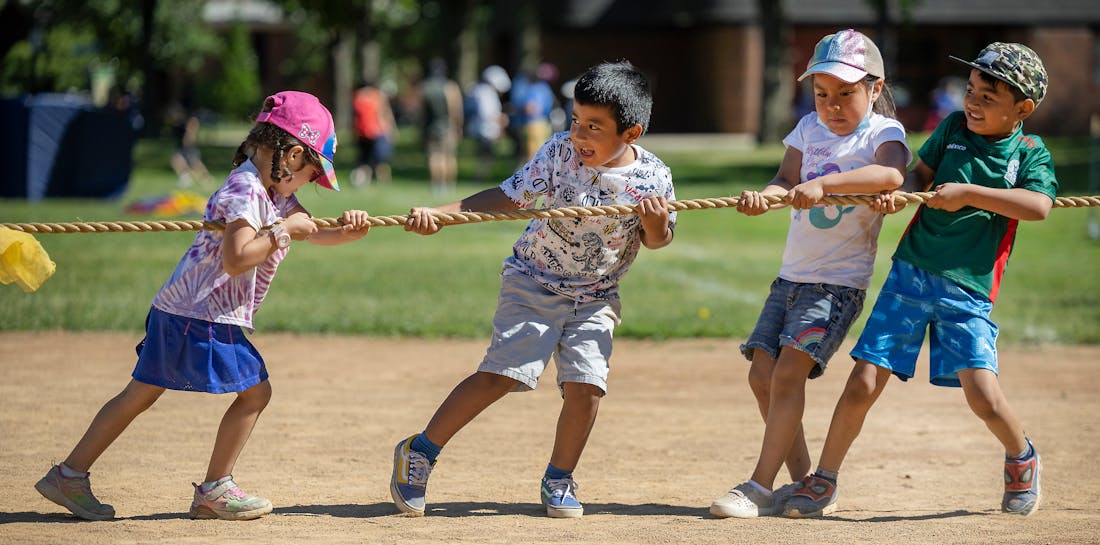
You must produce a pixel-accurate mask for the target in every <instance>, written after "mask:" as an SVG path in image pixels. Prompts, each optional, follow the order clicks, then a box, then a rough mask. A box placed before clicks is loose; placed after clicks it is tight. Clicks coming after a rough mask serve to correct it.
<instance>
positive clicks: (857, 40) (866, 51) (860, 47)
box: [798, 28, 886, 83]
mask: <svg viewBox="0 0 1100 545" xmlns="http://www.w3.org/2000/svg"><path fill="white" fill-rule="evenodd" d="M817 73H824V74H829V75H830V76H835V77H837V78H840V79H841V80H842V81H846V82H848V83H855V82H857V81H859V80H862V79H863V78H865V77H867V75H868V74H870V75H872V76H875V77H876V78H879V79H884V78H885V77H886V70H885V69H884V68H883V65H882V54H881V53H879V51H878V46H876V45H875V42H873V41H871V39H870V38H868V37H867V36H864V35H863V34H860V33H859V32H856V31H855V30H852V29H850V28H849V29H846V30H841V31H840V32H837V33H836V34H830V35H828V36H826V37H824V38H822V39H821V41H819V42H817V46H816V47H814V55H813V56H812V57H810V62H808V63H806V71H805V72H803V73H802V75H801V76H798V81H802V80H804V79H806V77H807V76H810V75H813V74H817Z"/></svg>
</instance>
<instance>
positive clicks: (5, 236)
mask: <svg viewBox="0 0 1100 545" xmlns="http://www.w3.org/2000/svg"><path fill="white" fill-rule="evenodd" d="M55 270H57V264H56V263H54V262H53V261H52V260H50V256H49V254H47V253H46V250H44V249H42V245H41V244H39V243H38V241H37V240H35V238H34V237H33V236H31V235H30V234H29V233H24V232H22V231H15V230H12V229H8V228H7V227H0V283H2V284H11V283H12V282H15V285H17V286H19V289H22V290H23V291H25V292H27V293H30V292H32V291H36V290H38V288H39V287H40V286H41V285H42V283H43V282H45V281H46V279H48V278H49V277H51V276H53V273H54V271H55Z"/></svg>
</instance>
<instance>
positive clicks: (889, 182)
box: [884, 168, 905, 191]
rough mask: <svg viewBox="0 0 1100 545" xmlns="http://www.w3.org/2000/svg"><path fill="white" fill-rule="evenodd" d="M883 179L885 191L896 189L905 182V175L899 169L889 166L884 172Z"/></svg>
mask: <svg viewBox="0 0 1100 545" xmlns="http://www.w3.org/2000/svg"><path fill="white" fill-rule="evenodd" d="M884 181H885V186H886V187H885V188H884V189H885V190H886V191H897V190H898V189H901V186H902V185H903V184H904V183H905V175H904V174H902V173H901V171H899V170H897V169H893V168H891V169H889V170H888V171H887V172H886V179H885V180H884Z"/></svg>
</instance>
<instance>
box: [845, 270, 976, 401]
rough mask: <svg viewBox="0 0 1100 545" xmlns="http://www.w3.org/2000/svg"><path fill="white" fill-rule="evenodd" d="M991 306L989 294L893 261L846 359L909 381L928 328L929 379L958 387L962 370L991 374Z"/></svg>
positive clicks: (942, 384) (935, 382)
mask: <svg viewBox="0 0 1100 545" xmlns="http://www.w3.org/2000/svg"><path fill="white" fill-rule="evenodd" d="M992 310H993V303H992V302H990V301H989V298H987V297H984V296H982V295H980V294H979V293H977V292H974V291H971V290H968V289H966V288H963V287H962V286H959V285H958V284H956V283H954V282H952V281H951V280H948V279H946V278H944V277H942V276H938V275H935V274H932V273H930V272H927V271H924V270H922V269H919V268H917V267H915V266H913V265H912V264H910V263H907V262H905V261H900V260H894V265H893V267H891V268H890V274H889V276H887V277H886V282H885V283H884V284H883V285H882V292H881V293H879V296H878V300H877V301H875V308H874V309H873V310H871V316H870V317H868V318H867V325H866V326H864V328H863V334H862V335H860V336H859V341H857V342H856V347H855V348H854V349H852V357H853V358H858V359H861V360H864V361H867V362H868V363H872V364H874V365H877V366H879V367H882V368H884V369H889V370H890V371H892V372H893V373H894V374H895V375H897V377H898V378H900V379H901V380H909V378H911V377H912V376H913V373H914V371H916V366H917V354H919V353H920V348H921V345H923V344H924V336H925V332H928V346H929V351H928V353H929V368H928V379H929V382H931V383H932V384H935V385H937V386H955V387H958V386H959V385H960V384H959V371H960V370H962V369H989V370H990V371H993V373H997V346H996V343H997V324H994V323H993V321H992V320H990V319H989V313H990V311H992Z"/></svg>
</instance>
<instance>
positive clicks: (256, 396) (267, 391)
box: [237, 380, 271, 409]
mask: <svg viewBox="0 0 1100 545" xmlns="http://www.w3.org/2000/svg"><path fill="white" fill-rule="evenodd" d="M237 399H240V400H242V401H243V402H245V403H248V405H249V406H251V407H253V408H256V409H263V408H264V407H267V404H268V403H269V402H270V401H271V382H269V381H266V380H265V381H263V382H261V383H259V384H257V385H255V386H253V387H251V388H249V389H247V390H245V391H243V392H239V393H238V394H237Z"/></svg>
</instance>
